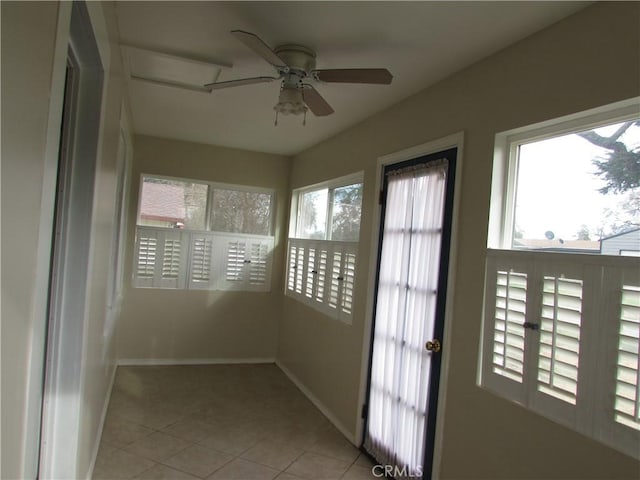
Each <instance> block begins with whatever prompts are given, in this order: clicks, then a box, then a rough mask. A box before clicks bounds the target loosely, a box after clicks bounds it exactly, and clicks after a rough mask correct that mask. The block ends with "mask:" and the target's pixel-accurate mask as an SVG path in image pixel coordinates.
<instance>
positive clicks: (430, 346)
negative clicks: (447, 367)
mask: <svg viewBox="0 0 640 480" xmlns="http://www.w3.org/2000/svg"><path fill="white" fill-rule="evenodd" d="M426 347H427V350H429V351H430V352H433V353H438V352H439V351H440V350H441V349H442V344H441V343H440V340H438V339H437V338H436V339H434V340H431V341H429V342H427V345H426Z"/></svg>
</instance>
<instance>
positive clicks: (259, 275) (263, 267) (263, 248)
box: [249, 241, 270, 290]
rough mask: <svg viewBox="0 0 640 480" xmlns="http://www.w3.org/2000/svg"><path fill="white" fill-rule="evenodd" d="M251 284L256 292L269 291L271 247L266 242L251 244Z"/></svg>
mask: <svg viewBox="0 0 640 480" xmlns="http://www.w3.org/2000/svg"><path fill="white" fill-rule="evenodd" d="M249 260H250V263H249V284H250V285H251V286H252V287H253V288H252V289H256V290H268V289H269V277H270V275H269V274H270V271H269V245H268V244H267V243H266V242H260V241H254V242H252V243H251V248H250V256H249Z"/></svg>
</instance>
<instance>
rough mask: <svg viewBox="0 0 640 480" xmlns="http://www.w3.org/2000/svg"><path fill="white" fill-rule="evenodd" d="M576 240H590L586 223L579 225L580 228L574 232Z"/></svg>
mask: <svg viewBox="0 0 640 480" xmlns="http://www.w3.org/2000/svg"><path fill="white" fill-rule="evenodd" d="M576 239H577V240H591V234H590V233H589V227H587V226H586V225H584V224H583V225H581V226H580V230H578V233H576Z"/></svg>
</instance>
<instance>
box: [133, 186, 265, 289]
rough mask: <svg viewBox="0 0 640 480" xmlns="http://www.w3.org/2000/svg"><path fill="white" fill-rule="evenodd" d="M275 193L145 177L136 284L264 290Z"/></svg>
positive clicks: (135, 269) (139, 214)
mask: <svg viewBox="0 0 640 480" xmlns="http://www.w3.org/2000/svg"><path fill="white" fill-rule="evenodd" d="M272 209H273V191H270V190H264V189H257V188H251V187H244V186H233V185H223V184H212V183H204V182H194V181H191V180H184V179H173V178H165V177H157V176H149V175H143V176H142V182H141V194H140V202H139V208H138V226H137V229H136V247H135V248H136V249H135V266H134V286H136V287H147V288H188V289H206V290H251V291H269V289H270V284H271V252H272V250H273V237H272V236H270V234H271V229H272V227H271V225H272V218H271V217H272V215H271V212H272Z"/></svg>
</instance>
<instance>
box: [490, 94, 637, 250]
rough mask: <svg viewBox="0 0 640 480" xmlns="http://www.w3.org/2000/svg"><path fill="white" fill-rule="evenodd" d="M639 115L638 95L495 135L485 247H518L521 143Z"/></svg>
mask: <svg viewBox="0 0 640 480" xmlns="http://www.w3.org/2000/svg"><path fill="white" fill-rule="evenodd" d="M639 115H640V97H635V98H631V99H629V100H623V101H621V102H616V103H613V104H610V105H606V106H603V107H598V108H594V109H591V110H587V111H584V112H579V113H576V114H572V115H567V116H564V117H560V118H557V119H553V120H548V121H545V122H540V123H536V124H533V125H529V126H526V127H520V128H516V129H512V130H508V131H505V132H500V133H498V134H496V136H495V149H494V156H493V172H492V180H491V209H490V212H489V230H488V239H487V247H488V248H493V249H502V250H518V251H519V250H520V249H514V248H513V232H514V228H515V203H516V182H517V179H518V161H519V160H518V148H519V146H520V145H523V144H528V143H534V142H539V141H542V140H547V139H550V138H555V137H559V136H562V135H567V134H571V133H576V132H578V131H583V130H589V129H592V128H598V127H600V126H603V125H606V124H612V123H617V122H623V121H625V120H630V119H632V118H637V117H638V116H639Z"/></svg>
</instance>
